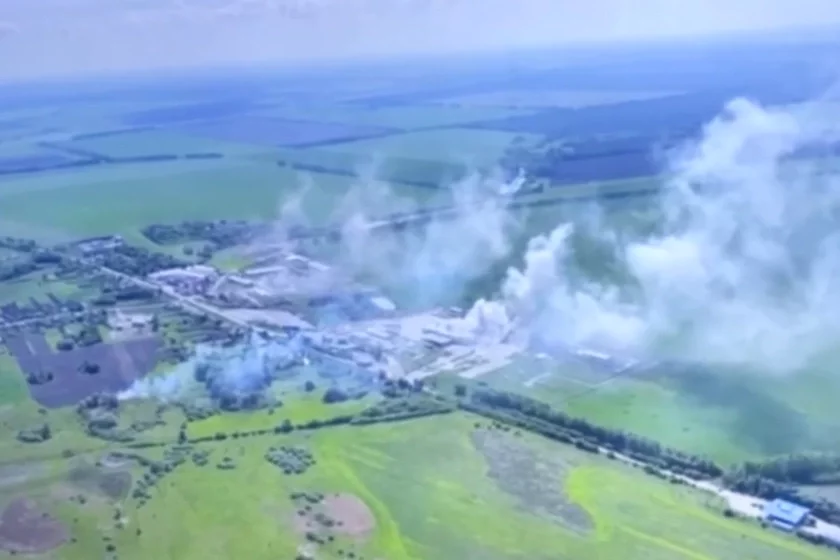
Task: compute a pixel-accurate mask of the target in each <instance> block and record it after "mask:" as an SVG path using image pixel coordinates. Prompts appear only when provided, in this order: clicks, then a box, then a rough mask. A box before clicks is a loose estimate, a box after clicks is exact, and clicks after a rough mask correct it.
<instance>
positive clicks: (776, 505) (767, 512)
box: [764, 500, 811, 531]
mask: <svg viewBox="0 0 840 560" xmlns="http://www.w3.org/2000/svg"><path fill="white" fill-rule="evenodd" d="M809 513H811V510H809V509H808V508H806V507H802V506H800V505H798V504H793V503H791V502H787V501H785V500H773V501H772V502H769V503H768V504H767V505H766V506H765V507H764V518H765V519H766V520H767V522H768V523H770V524H772V525H773V526H774V527H777V528H779V529H782V530H783V531H795V530H796V529H798V528H799V527H801V526H802V525H803V524H804V523H805V521H806V520H807V519H808V514H809Z"/></svg>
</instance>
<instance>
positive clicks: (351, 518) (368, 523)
mask: <svg viewBox="0 0 840 560" xmlns="http://www.w3.org/2000/svg"><path fill="white" fill-rule="evenodd" d="M324 513H326V514H327V516H329V517H331V518H333V519H335V520H336V521H337V522H338V524H337V526H336V532H338V533H341V534H344V535H350V536H354V537H359V536H365V535H367V534H369V533H371V532H372V531H373V530H374V529H375V528H376V518H375V517H373V512H371V511H370V508H369V507H367V504H365V503H364V502H363V501H362V500H361V499H359V498H358V497H356V496H354V495H352V494H334V495H331V496H327V497H326V498H324Z"/></svg>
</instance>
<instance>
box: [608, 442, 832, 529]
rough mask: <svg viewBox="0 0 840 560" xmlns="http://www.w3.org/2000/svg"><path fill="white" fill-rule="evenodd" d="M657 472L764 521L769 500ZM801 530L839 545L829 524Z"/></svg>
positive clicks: (625, 459)
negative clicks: (716, 497) (712, 495)
mask: <svg viewBox="0 0 840 560" xmlns="http://www.w3.org/2000/svg"><path fill="white" fill-rule="evenodd" d="M600 452H601V453H602V454H604V455H606V454H607V453H609V452H610V451H609V450H608V449H606V448H600ZM612 454H613V455H614V456H615V457H616V458H617V459H618V460H620V461H622V462H624V463H626V464H628V465H634V466H637V467H642V468H644V467H645V466H649V465H646V464H645V463H642V462H641V461H637V460H635V459H632V458H630V457H627V456H626V455H622V454H620V453H615V452H612ZM657 470H658V471H659V473H660V474H662V475H663V476H666V477H670V478H674V479H677V480H679V481H681V482H683V483H684V484H686V485H687V486H691V487H692V488H695V489H697V490H700V491H702V492H708V493H710V494H714V495H716V496H718V497H719V498H721V499H722V500H724V501H725V502H726V505H727V507H728V508H729V509H730V510H732V511H733V512H734V513H735V514H736V515H738V516H741V517H746V518H750V519H764V510H765V508H766V507H767V504H768V503H769V500H765V499H763V498H756V497H755V496H750V495H748V494H741V493H739V492H733V491H732V490H729V489H727V488H724V487H723V486H721V485H720V484H716V483H714V482H712V481H709V480H696V479H693V478H689V477H687V476H685V475H681V474H675V473H673V472H670V471H667V470H664V469H657ZM802 530H803V531H804V532H807V533H810V534H812V535H819V536H821V537H823V538H825V539H828V540H830V541H832V542H836V543H840V526H837V525H833V524H831V523H826V522H825V521H820V520H816V523H815V525H814V526H813V527H807V528H803V529H802Z"/></svg>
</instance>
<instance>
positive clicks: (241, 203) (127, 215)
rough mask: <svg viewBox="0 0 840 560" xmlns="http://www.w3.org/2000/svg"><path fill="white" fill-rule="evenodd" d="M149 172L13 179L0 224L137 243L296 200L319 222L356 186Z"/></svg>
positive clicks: (208, 171)
mask: <svg viewBox="0 0 840 560" xmlns="http://www.w3.org/2000/svg"><path fill="white" fill-rule="evenodd" d="M148 170H149V172H148V173H147V172H146V171H145V169H134V171H133V172H132V173H129V172H128V171H124V172H123V173H117V172H116V171H114V170H107V171H106V172H99V171H98V170H89V171H87V172H84V173H78V172H76V173H54V174H49V175H46V176H39V177H37V178H34V177H28V178H24V179H20V180H15V181H9V182H7V183H6V184H4V186H2V187H0V223H2V221H3V220H4V219H6V218H8V219H9V220H13V221H15V222H16V223H25V224H27V225H29V226H30V227H42V228H50V229H53V230H55V229H59V230H61V231H63V232H65V233H66V234H68V235H76V236H84V235H99V234H110V233H122V234H124V235H125V236H126V237H129V238H132V239H136V238H140V234H139V233H138V230H139V229H140V228H142V227H143V226H146V225H148V224H151V223H178V222H181V221H183V220H212V219H222V218H228V219H271V218H275V217H277V216H278V214H279V209H280V207H281V205H282V204H283V202H284V201H288V200H290V199H294V198H295V197H300V200H301V206H302V208H303V211H304V212H305V213H306V214H307V216H308V217H309V218H310V219H311V220H312V221H313V222H314V223H321V222H323V221H324V220H327V219H328V218H329V217H330V214H331V212H332V210H333V209H334V208H335V207H336V205H337V204H339V202H340V201H341V197H342V195H344V194H346V193H347V192H349V191H350V190H351V189H352V188H353V186H354V185H355V184H356V183H355V182H354V181H353V180H351V179H348V178H345V177H340V176H335V175H327V174H318V173H306V174H301V173H298V172H295V171H292V170H288V169H282V168H280V167H278V166H276V165H273V164H268V163H242V164H238V165H216V164H215V163H211V164H208V165H204V166H202V167H195V166H192V165H190V164H185V166H184V167H181V166H178V165H166V164H162V165H159V166H158V165H155V166H151V167H149V168H148ZM307 186H309V188H306V187H307ZM427 190H428V189H412V188H411V187H400V188H399V193H400V194H402V195H403V196H406V197H408V198H413V197H415V196H419V197H423V196H428V193H427V192H426V191H427Z"/></svg>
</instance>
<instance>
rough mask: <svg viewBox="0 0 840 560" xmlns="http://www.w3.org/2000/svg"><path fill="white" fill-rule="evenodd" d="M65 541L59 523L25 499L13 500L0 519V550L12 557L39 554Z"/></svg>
mask: <svg viewBox="0 0 840 560" xmlns="http://www.w3.org/2000/svg"><path fill="white" fill-rule="evenodd" d="M69 538H70V535H69V532H68V530H67V528H66V527H64V525H63V524H62V523H61V522H60V521H58V520H57V519H55V518H54V517H52V516H51V515H49V514H48V513H47V512H45V511H43V510H41V509H40V508H39V507H38V505H37V504H36V503H35V502H34V501H32V500H29V499H26V498H17V499H15V500H13V501H12V502H11V503H10V504H8V505H7V506H6V509H4V510H3V514H2V517H0V549H2V550H5V551H7V552H11V553H12V554H42V553H44V552H48V551H50V550H53V549H55V548H58V547H59V546H61V545H62V544H64V543H65V542H66V541H67V540H68V539H69Z"/></svg>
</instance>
